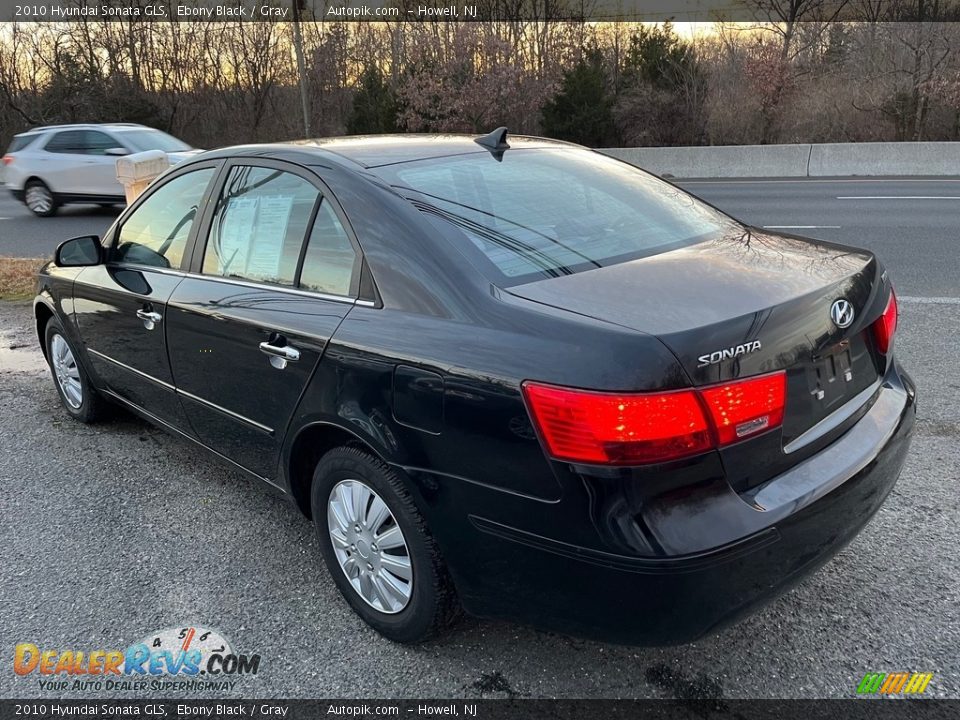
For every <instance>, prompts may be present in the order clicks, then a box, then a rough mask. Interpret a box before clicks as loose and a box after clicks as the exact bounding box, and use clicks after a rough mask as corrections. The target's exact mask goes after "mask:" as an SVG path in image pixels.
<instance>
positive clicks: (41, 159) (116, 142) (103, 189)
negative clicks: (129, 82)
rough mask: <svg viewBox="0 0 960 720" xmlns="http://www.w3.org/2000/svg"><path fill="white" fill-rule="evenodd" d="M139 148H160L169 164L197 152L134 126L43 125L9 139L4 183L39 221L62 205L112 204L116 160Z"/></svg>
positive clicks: (119, 197) (117, 193) (116, 193)
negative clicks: (38, 217) (11, 140)
mask: <svg viewBox="0 0 960 720" xmlns="http://www.w3.org/2000/svg"><path fill="white" fill-rule="evenodd" d="M144 150H162V151H163V152H165V153H167V157H169V158H170V164H171V165H172V164H174V163H177V162H180V161H181V160H183V159H184V158H186V157H188V156H189V155H192V154H194V153H196V152H199V151H198V150H192V149H191V148H190V146H189V145H187V144H186V143H185V142H183V141H181V140H177V138H175V137H173V136H171V135H167V134H166V133H165V132H161V131H159V130H154V129H153V128H149V127H146V126H144V125H136V124H134V123H111V124H108V125H48V126H45V127H39V128H34V129H33V130H28V131H27V132H24V133H20V134H19V135H16V136H14V138H13V142H12V143H11V145H10V147H9V148H8V149H7V154H6V155H4V156H3V165H4V167H3V170H4V179H5V184H6V186H7V188H8V189H9V190H10V191H11V192H12V193H13V196H14V197H15V198H17V199H18V200H21V201H22V202H24V203H25V204H26V206H27V207H28V208H30V210H32V211H33V213H34V214H36V215H39V216H41V217H48V216H50V215H53V214H54V213H55V212H56V211H57V208H58V207H59V206H60V205H63V204H64V203H97V204H99V205H114V204H116V203H122V202H124V193H123V187H122V186H121V185H120V183H119V182H117V176H116V164H117V157H119V156H121V155H128V154H130V153H136V152H142V151H144Z"/></svg>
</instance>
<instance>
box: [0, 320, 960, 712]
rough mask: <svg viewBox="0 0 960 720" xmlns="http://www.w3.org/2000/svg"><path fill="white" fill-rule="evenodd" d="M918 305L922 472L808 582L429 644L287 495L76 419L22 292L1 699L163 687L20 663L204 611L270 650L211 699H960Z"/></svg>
mask: <svg viewBox="0 0 960 720" xmlns="http://www.w3.org/2000/svg"><path fill="white" fill-rule="evenodd" d="M901 312H902V319H901V328H902V329H901V332H900V334H899V336H898V340H897V343H898V353H899V355H900V357H901V358H902V360H903V361H904V363H905V364H906V366H907V367H908V368H909V369H910V371H911V372H912V373H913V375H914V377H915V378H916V380H917V383H918V385H919V388H920V403H919V418H920V419H919V422H918V427H917V433H916V437H915V439H914V443H913V449H912V452H911V455H910V457H909V459H908V461H907V465H906V469H905V470H904V472H903V475H902V477H901V480H900V482H899V484H898V485H897V487H896V488H895V490H894V491H893V493H892V494H891V496H890V497H889V499H888V500H887V502H886V504H885V506H884V507H883V508H882V509H881V511H880V512H879V514H878V515H877V517H876V518H875V519H874V520H873V522H872V523H870V525H869V526H868V527H867V528H866V530H865V531H864V532H863V533H862V534H861V535H860V537H859V538H858V539H857V540H856V541H854V543H852V544H851V545H850V546H849V547H848V548H847V549H846V550H844V551H843V552H841V553H840V554H839V555H838V556H837V557H836V558H835V559H834V560H832V561H831V562H830V563H829V564H827V565H826V567H824V568H823V569H822V570H821V571H820V572H819V573H817V574H816V575H814V576H813V577H811V578H809V579H808V580H806V581H805V582H804V583H803V584H802V585H801V586H800V587H799V588H797V589H796V590H794V591H793V592H792V593H790V594H789V595H787V596H786V597H784V598H782V599H780V600H779V601H777V602H775V603H773V604H772V605H769V606H768V607H766V608H764V609H762V610H760V611H759V612H758V613H757V614H755V615H754V616H752V617H751V618H749V619H748V620H746V621H745V622H743V623H742V624H740V625H739V626H737V627H734V628H731V629H729V630H726V631H724V632H722V633H720V634H718V635H716V636H713V637H709V638H707V639H705V640H702V641H701V642H698V643H696V644H692V645H688V646H683V647H676V648H665V649H660V648H654V649H646V648H625V647H618V646H611V645H603V644H598V643H594V642H587V641H582V640H575V639H570V638H566V637H562V636H558V635H551V634H545V633H539V632H535V631H532V630H528V629H525V628H521V627H516V626H513V625H508V624H503V623H494V622H486V621H483V622H481V621H466V622H465V623H464V624H463V625H462V626H460V627H459V628H457V629H456V630H455V631H454V632H453V633H452V634H451V635H450V636H448V637H447V638H445V639H443V640H439V641H435V642H432V643H430V644H427V645H424V646H420V647H414V648H410V647H402V646H398V645H394V644H391V643H389V642H387V641H385V640H383V639H381V638H380V637H379V636H378V635H376V634H375V633H374V632H372V631H371V630H368V629H367V628H366V627H365V626H364V625H363V624H362V623H361V621H360V620H359V619H358V618H357V617H356V616H354V615H353V613H352V612H351V611H350V610H349V609H348V608H347V606H346V604H345V603H344V602H343V601H341V600H340V598H339V596H338V595H337V592H336V590H335V588H334V586H333V584H332V583H331V581H330V579H329V577H328V575H327V573H326V571H325V569H324V568H323V565H322V563H321V561H320V557H319V553H318V551H317V547H316V539H315V538H314V534H313V528H312V526H311V525H310V524H309V523H308V522H307V521H306V520H304V519H303V518H302V517H301V516H300V515H299V514H298V513H297V512H296V511H295V510H294V509H293V508H292V506H289V505H287V504H286V502H285V501H283V500H280V499H276V498H275V497H274V496H272V495H270V494H268V493H266V492H265V491H262V490H261V489H259V488H258V487H257V486H255V485H254V484H253V482H252V481H249V480H247V479H246V478H244V477H242V476H240V475H238V474H237V473H235V472H233V471H230V470H226V469H224V468H223V467H221V466H220V465H218V464H216V463H215V462H213V461H212V460H210V459H208V458H207V457H206V456H205V455H204V454H203V453H202V452H200V451H199V450H197V449H195V448H193V447H192V446H190V445H189V444H187V443H186V442H184V441H180V440H177V439H174V438H173V437H171V436H169V435H167V434H165V433H163V432H162V431H159V430H156V429H154V428H153V427H151V426H149V425H147V424H145V423H143V422H141V421H139V420H137V419H134V418H132V417H130V416H128V415H122V414H121V415H119V416H118V417H117V418H116V419H114V420H111V421H109V422H107V423H104V424H100V425H95V426H85V425H81V424H79V423H77V422H74V421H72V420H71V419H69V418H68V417H67V415H66V413H65V412H63V411H62V410H61V409H60V407H59V404H58V400H57V396H56V394H55V391H54V388H53V385H52V381H51V380H50V377H49V374H48V372H47V370H46V366H45V365H44V364H43V361H42V357H41V355H40V353H39V351H38V350H37V348H36V340H35V338H34V335H33V330H32V327H31V323H32V318H31V315H30V307H29V305H28V304H25V303H0V490H2V503H3V511H4V512H3V517H4V519H5V522H3V523H2V524H0V648H3V650H2V653H3V655H2V658H3V659H2V661H0V697H6V698H10V697H57V696H69V697H107V696H118V697H135V696H144V695H145V694H144V693H137V692H129V691H115V692H112V693H108V692H102V693H96V694H95V695H92V696H91V695H89V694H86V695H85V694H83V693H76V692H73V693H71V692H57V691H54V692H51V691H49V690H43V689H41V688H40V687H39V684H38V680H37V676H36V675H31V676H29V677H24V678H21V677H17V676H15V675H14V673H13V672H12V656H13V647H14V645H15V644H17V643H20V642H33V643H36V644H38V645H40V646H41V647H42V648H59V649H60V650H64V649H67V648H78V649H92V648H124V647H127V645H128V644H129V643H131V642H135V641H137V640H138V639H140V638H142V637H144V636H145V635H147V634H148V633H150V632H151V631H155V630H159V629H162V628H167V627H181V626H183V627H185V626H187V625H191V624H198V625H201V626H204V627H211V628H216V629H218V630H219V631H221V632H222V633H223V635H224V636H226V637H227V638H228V639H229V640H230V641H231V642H232V644H233V647H234V649H237V650H241V651H243V652H246V653H259V654H260V655H261V657H262V660H261V666H260V672H259V673H258V674H257V675H256V676H246V677H241V678H239V679H238V680H237V682H236V685H235V686H234V688H233V689H232V690H229V691H226V692H217V693H212V692H206V693H203V692H192V693H187V695H188V696H189V697H193V698H199V697H207V698H213V697H219V696H234V697H398V698H402V697H411V698H413V697H471V698H479V697H486V698H505V697H523V698H528V697H529V698H537V697H588V698H593V697H664V698H669V697H681V698H689V697H727V698H740V697H795V698H810V697H851V696H852V695H854V694H855V689H856V685H857V683H858V682H859V680H860V678H862V676H863V674H864V673H866V672H893V671H903V670H916V671H929V672H933V673H935V677H934V679H933V681H932V682H931V684H930V686H929V688H928V690H927V695H933V696H939V697H960V657H958V653H957V648H958V647H960V609H958V608H960V602H958V600H960V592H958V578H960V560H958V553H957V548H958V546H960V524H958V522H957V518H958V512H957V511H958V504H960V493H958V492H957V486H958V480H960V452H958V449H960V410H958V408H960V378H958V374H957V365H956V357H955V355H954V356H953V357H952V358H951V356H950V352H954V353H955V348H956V341H955V338H957V337H960V317H958V315H960V313H958V312H957V306H956V305H949V304H937V303H905V304H903V306H902V308H901ZM951 348H953V350H951ZM175 694H176V693H172V692H166V693H149V695H152V696H156V695H169V696H173V695H175Z"/></svg>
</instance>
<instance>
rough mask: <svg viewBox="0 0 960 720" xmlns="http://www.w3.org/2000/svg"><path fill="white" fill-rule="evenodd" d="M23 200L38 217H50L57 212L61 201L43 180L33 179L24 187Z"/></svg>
mask: <svg viewBox="0 0 960 720" xmlns="http://www.w3.org/2000/svg"><path fill="white" fill-rule="evenodd" d="M23 202H24V203H25V204H26V206H27V207H28V208H29V209H30V212H32V213H33V214H34V215H36V216H37V217H50V216H51V215H55V214H56V213H57V208H58V207H59V206H60V203H58V202H57V199H56V197H54V194H53V192H52V191H51V190H50V188H48V187H47V185H46V183H44V182H43V181H42V180H31V181H30V182H28V183H27V184H26V187H24V189H23Z"/></svg>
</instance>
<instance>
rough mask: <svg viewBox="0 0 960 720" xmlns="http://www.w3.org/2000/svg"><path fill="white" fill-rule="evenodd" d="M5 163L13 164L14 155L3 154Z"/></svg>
mask: <svg viewBox="0 0 960 720" xmlns="http://www.w3.org/2000/svg"><path fill="white" fill-rule="evenodd" d="M3 164H4V165H12V164H13V155H4V156H3Z"/></svg>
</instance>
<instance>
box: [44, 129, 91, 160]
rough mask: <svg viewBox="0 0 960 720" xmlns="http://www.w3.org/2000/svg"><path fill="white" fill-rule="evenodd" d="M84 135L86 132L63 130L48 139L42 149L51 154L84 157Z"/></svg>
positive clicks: (85, 144) (85, 148)
mask: <svg viewBox="0 0 960 720" xmlns="http://www.w3.org/2000/svg"><path fill="white" fill-rule="evenodd" d="M86 135H87V131H86V130H64V131H62V132H58V133H57V134H56V135H54V136H53V137H52V138H50V140H49V141H48V142H47V144H46V145H45V146H44V148H43V149H44V150H46V151H47V152H52V153H66V154H68V155H85V154H86V152H87V139H86Z"/></svg>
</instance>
